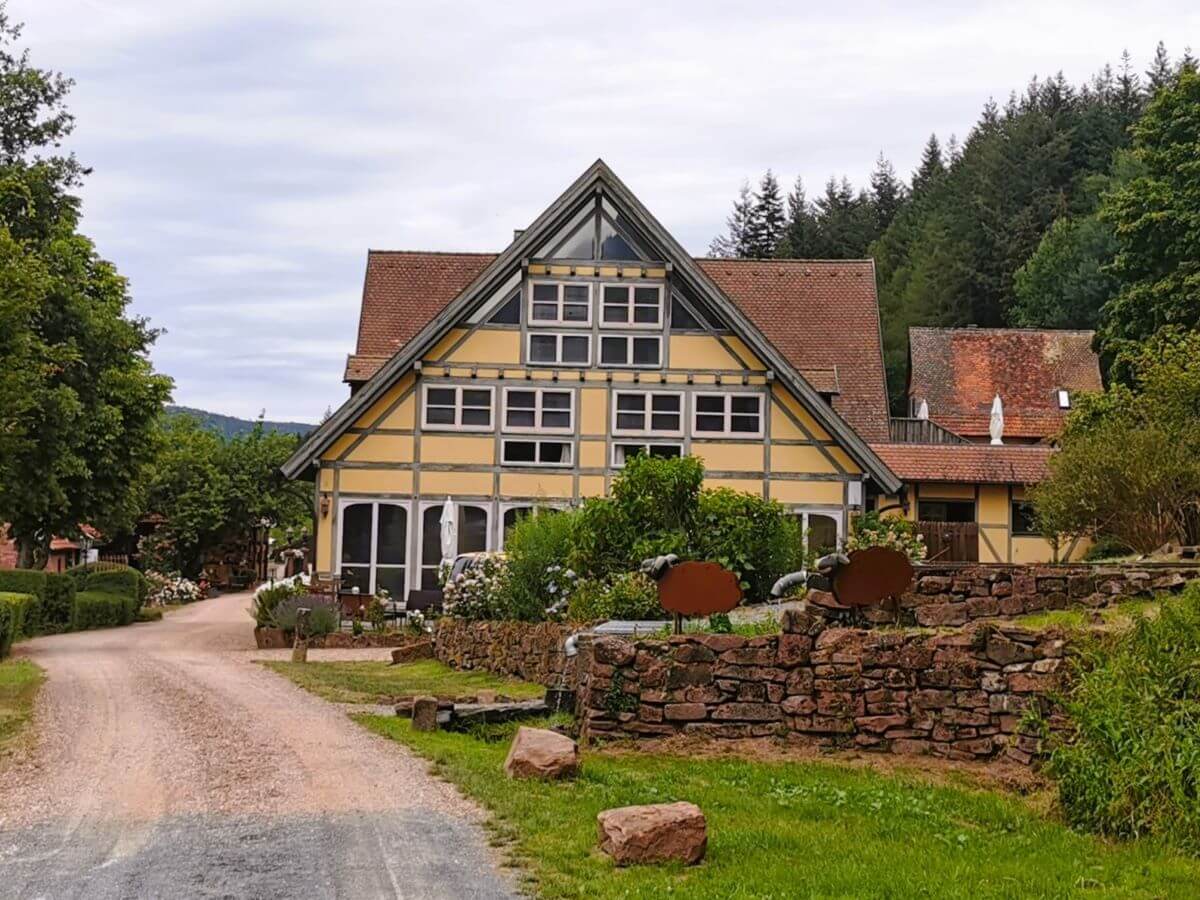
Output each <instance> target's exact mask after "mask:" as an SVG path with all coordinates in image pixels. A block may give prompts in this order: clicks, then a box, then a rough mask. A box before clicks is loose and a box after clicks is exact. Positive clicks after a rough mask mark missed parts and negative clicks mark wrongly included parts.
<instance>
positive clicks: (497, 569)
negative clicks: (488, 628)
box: [410, 553, 508, 620]
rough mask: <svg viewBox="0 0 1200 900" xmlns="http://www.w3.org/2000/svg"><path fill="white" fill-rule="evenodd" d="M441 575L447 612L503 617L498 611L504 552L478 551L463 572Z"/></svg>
mask: <svg viewBox="0 0 1200 900" xmlns="http://www.w3.org/2000/svg"><path fill="white" fill-rule="evenodd" d="M444 577H445V580H444V583H443V587H442V608H443V609H444V610H445V612H446V613H447V614H448V615H452V616H462V617H463V618H464V619H498V618H504V616H503V615H501V611H500V596H501V593H502V592H503V590H504V586H505V583H506V582H507V580H508V560H507V559H506V558H505V556H504V554H502V553H483V554H480V555H479V556H478V557H477V558H476V560H475V562H474V563H473V564H472V565H471V566H470V567H469V568H467V570H466V571H465V572H462V573H461V574H459V575H458V576H456V577H455V578H453V579H450V578H449V577H448V576H444ZM414 615H415V613H414ZM410 620H411V617H410Z"/></svg>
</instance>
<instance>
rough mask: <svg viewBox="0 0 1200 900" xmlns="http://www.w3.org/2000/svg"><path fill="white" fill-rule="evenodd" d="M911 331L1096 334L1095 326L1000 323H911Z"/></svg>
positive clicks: (909, 327)
mask: <svg viewBox="0 0 1200 900" xmlns="http://www.w3.org/2000/svg"><path fill="white" fill-rule="evenodd" d="M908 330H909V331H946V332H950V331H953V332H961V333H963V334H997V333H1005V332H1011V333H1017V334H1095V333H1096V329H1094V328H1026V327H1022V326H1000V325H909V326H908Z"/></svg>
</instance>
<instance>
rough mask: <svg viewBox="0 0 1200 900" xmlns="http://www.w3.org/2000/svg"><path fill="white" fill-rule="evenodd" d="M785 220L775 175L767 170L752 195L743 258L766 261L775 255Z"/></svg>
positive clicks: (781, 198)
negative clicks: (752, 199) (752, 205)
mask: <svg viewBox="0 0 1200 900" xmlns="http://www.w3.org/2000/svg"><path fill="white" fill-rule="evenodd" d="M786 224H787V220H786V219H785V217H784V214H783V195H782V194H780V192H779V182H778V181H776V179H775V174H774V173H773V172H772V171H771V170H770V169H767V172H766V174H765V175H763V178H762V182H761V183H760V185H759V189H758V193H757V194H755V195H754V208H753V214H752V216H751V218H750V221H749V222H748V223H747V227H746V247H745V254H744V255H745V256H748V257H750V258H751V259H767V258H769V257H772V256H774V255H775V251H776V249H777V248H778V246H779V241H780V240H781V239H782V238H783V230H784V226H785V225H786Z"/></svg>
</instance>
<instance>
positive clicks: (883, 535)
mask: <svg viewBox="0 0 1200 900" xmlns="http://www.w3.org/2000/svg"><path fill="white" fill-rule="evenodd" d="M867 547H889V548H891V549H892V550H899V551H900V552H901V553H903V554H904V555H905V556H907V557H908V558H909V559H910V560H912V561H913V562H920V561H921V560H923V559H924V558H925V553H926V548H925V538H923V537H922V536H921V535H920V534H919V533H918V532H917V526H916V525H915V524H914V523H912V522H910V521H908V519H901V518H899V517H898V516H888V517H886V518H885V517H882V516H880V515H879V513H877V512H869V513H866V514H864V515H861V516H859V517H858V518H857V519H855V521H854V528H853V531H852V533H851V534H850V537H848V538H847V539H846V552H851V551H854V550H865V549H866V548H867Z"/></svg>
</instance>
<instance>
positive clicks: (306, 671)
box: [263, 659, 546, 703]
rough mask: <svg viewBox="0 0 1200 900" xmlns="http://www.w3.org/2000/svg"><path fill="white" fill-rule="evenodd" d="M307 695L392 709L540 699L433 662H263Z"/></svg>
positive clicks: (539, 691)
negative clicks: (478, 698) (434, 700)
mask: <svg viewBox="0 0 1200 900" xmlns="http://www.w3.org/2000/svg"><path fill="white" fill-rule="evenodd" d="M263 665H265V666H266V667H267V668H269V669H273V670H274V671H276V672H278V673H279V674H280V675H284V676H286V677H288V678H290V679H291V680H292V681H294V682H296V684H298V685H300V687H302V688H304V689H305V690H308V691H311V692H312V693H314V694H316V695H318V696H320V697H324V698H325V699H326V700H332V701H334V702H335V703H394V702H395V701H397V700H400V699H402V698H404V697H416V696H419V695H430V696H433V697H438V698H441V699H445V700H458V699H459V698H462V697H473V696H475V695H476V694H477V693H478V692H479V691H481V690H491V691H496V693H497V694H500V695H503V696H506V697H511V698H512V699H514V700H530V699H535V698H538V697H541V696H543V695H544V694H545V693H546V689H545V688H544V687H542V686H541V685H538V684H530V683H529V682H527V681H518V680H517V679H515V678H500V677H498V676H496V675H492V674H491V673H490V672H483V671H474V672H462V671H459V670H457V669H451V668H450V667H449V666H446V665H444V664H442V663H440V662H438V661H437V660H434V659H425V660H421V661H419V662H413V663H404V664H402V665H399V666H391V665H388V664H387V663H384V662H307V663H292V662H274V661H272V662H264V663H263Z"/></svg>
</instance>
